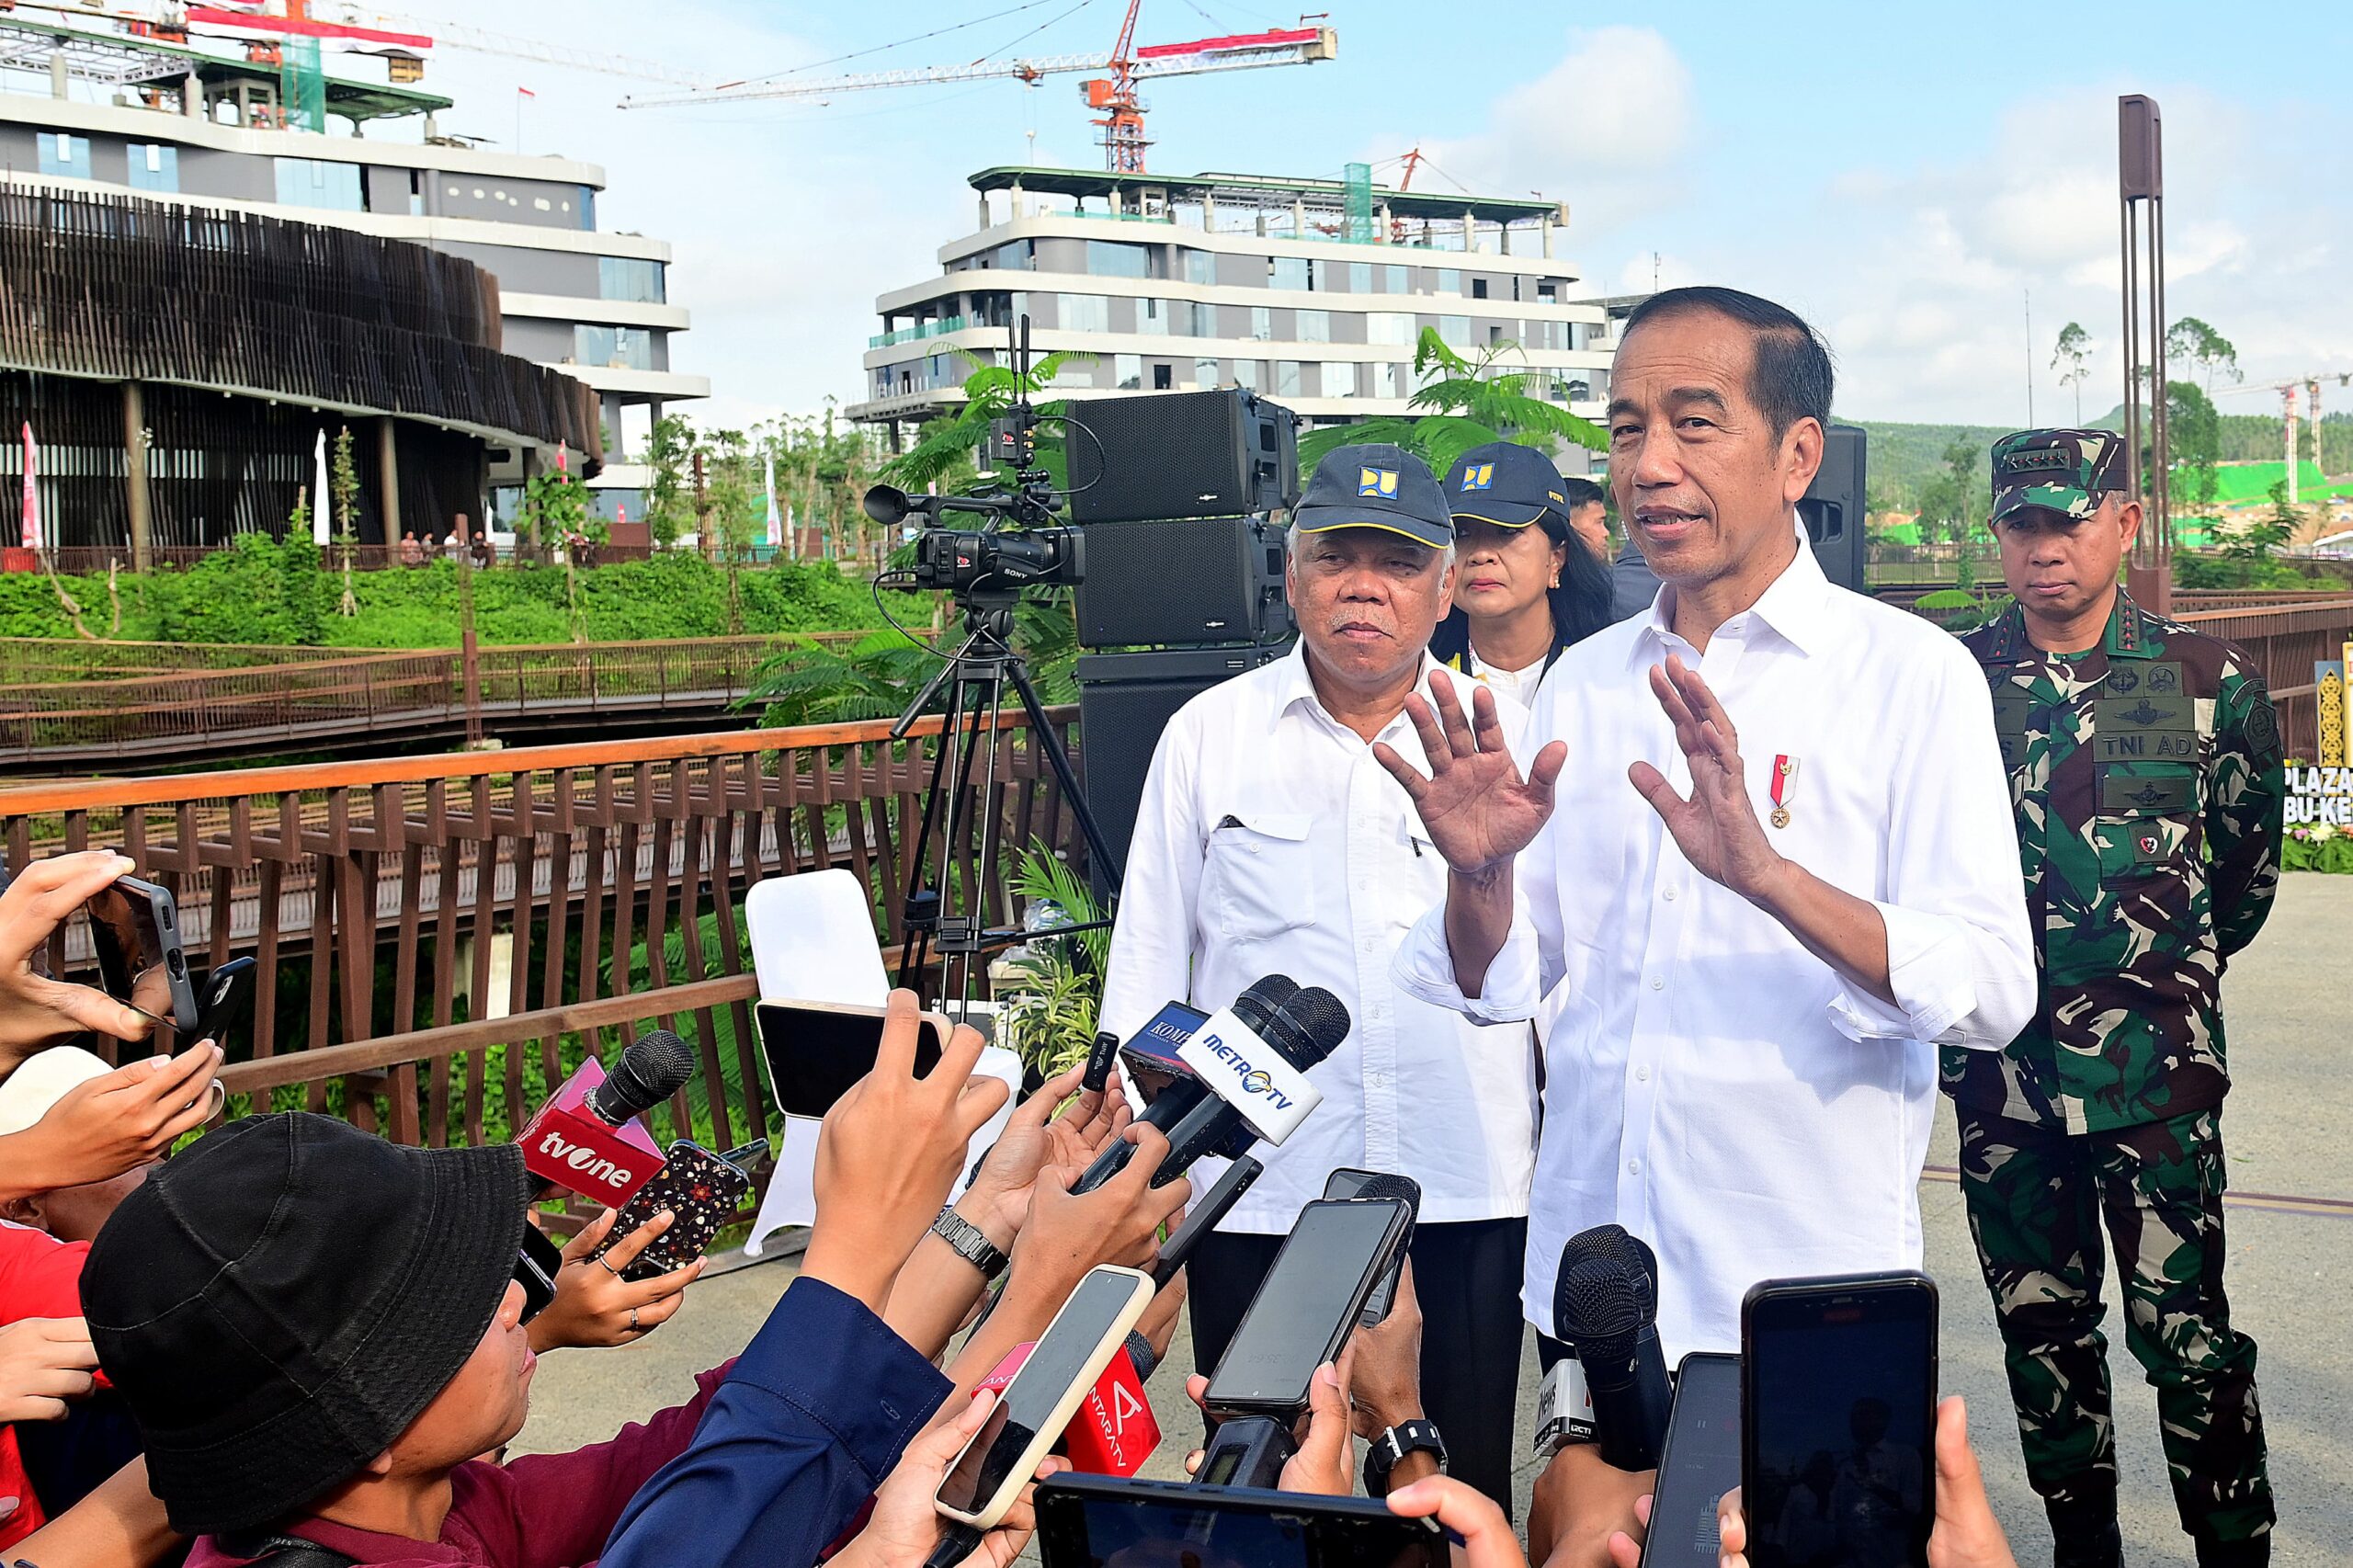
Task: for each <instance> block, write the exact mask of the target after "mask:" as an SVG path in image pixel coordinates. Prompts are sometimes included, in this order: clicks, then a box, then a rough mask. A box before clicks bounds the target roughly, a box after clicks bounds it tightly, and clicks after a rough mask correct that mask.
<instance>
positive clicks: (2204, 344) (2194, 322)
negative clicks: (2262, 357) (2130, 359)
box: [2165, 316, 2245, 392]
mask: <svg viewBox="0 0 2353 1568" xmlns="http://www.w3.org/2000/svg"><path fill="white" fill-rule="evenodd" d="M2165 358H2167V359H2179V360H2183V361H2186V362H2187V363H2189V364H2192V365H2196V366H2199V367H2200V368H2201V369H2204V370H2205V372H2206V390H2207V391H2208V392H2212V391H2213V390H2214V374H2215V372H2216V371H2218V370H2219V371H2221V372H2222V374H2224V375H2226V376H2228V377H2230V379H2231V380H2233V381H2244V380H2245V376H2244V375H2243V374H2242V373H2241V372H2240V370H2239V351H2238V350H2237V349H2236V348H2234V347H2232V346H2231V340H2230V339H2229V338H2227V337H2224V336H2223V335H2222V334H2221V333H2219V332H2216V331H2215V330H2214V329H2213V328H2212V327H2211V326H2208V325H2207V324H2205V323H2204V322H2202V321H2200V320H2199V319H2198V318H2197V317H2196V316H2184V317H2182V318H2181V319H2180V320H2179V321H2177V322H2176V323H2174V324H2173V328H2172V330H2171V331H2169V332H2167V333H2166V334H2165Z"/></svg>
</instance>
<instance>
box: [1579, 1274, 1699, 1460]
mask: <svg viewBox="0 0 2353 1568" xmlns="http://www.w3.org/2000/svg"><path fill="white" fill-rule="evenodd" d="M1563 1261H1564V1262H1565V1261H1566V1259H1563ZM1642 1295H1643V1289H1642V1287H1641V1286H1640V1285H1639V1284H1638V1283H1637V1281H1636V1279H1635V1277H1634V1275H1633V1273H1632V1272H1631V1270H1630V1269H1628V1268H1627V1267H1626V1265H1625V1264H1624V1263H1623V1262H1622V1261H1620V1259H1618V1258H1616V1257H1608V1256H1598V1254H1597V1255H1596V1256H1588V1257H1586V1258H1584V1259H1583V1260H1581V1261H1579V1262H1576V1263H1574V1264H1571V1265H1570V1266H1569V1267H1567V1268H1566V1269H1565V1270H1563V1273H1562V1275H1561V1278H1560V1281H1559V1290H1558V1299H1557V1300H1556V1301H1554V1303H1553V1306H1554V1313H1555V1316H1556V1318H1557V1319H1558V1321H1559V1324H1560V1326H1561V1331H1562V1337H1563V1338H1565V1339H1567V1340H1568V1341H1569V1342H1570V1343H1571V1344H1573V1345H1574V1346H1576V1358H1577V1363H1578V1365H1579V1366H1581V1367H1583V1368H1584V1369H1585V1382H1586V1391H1587V1392H1589V1393H1590V1394H1591V1396H1592V1399H1593V1426H1594V1437H1595V1440H1596V1441H1597V1442H1598V1443H1599V1444H1600V1445H1601V1457H1602V1460H1604V1461H1605V1462H1606V1463H1608V1464H1610V1465H1612V1466H1615V1467H1616V1468H1617V1469H1619V1470H1624V1471H1643V1470H1655V1469H1656V1468H1658V1456H1659V1449H1660V1446H1661V1445H1662V1444H1664V1443H1665V1441H1666V1419H1667V1412H1668V1410H1669V1408H1670V1407H1671V1406H1672V1404H1673V1403H1674V1393H1673V1390H1672V1387H1671V1385H1669V1383H1668V1382H1667V1381H1666V1360H1665V1357H1664V1355H1662V1354H1661V1352H1660V1350H1659V1345H1658V1330H1657V1327H1656V1326H1655V1325H1654V1324H1653V1323H1652V1322H1651V1319H1650V1317H1649V1316H1648V1314H1646V1313H1644V1312H1643V1310H1642V1304H1641V1297H1642Z"/></svg>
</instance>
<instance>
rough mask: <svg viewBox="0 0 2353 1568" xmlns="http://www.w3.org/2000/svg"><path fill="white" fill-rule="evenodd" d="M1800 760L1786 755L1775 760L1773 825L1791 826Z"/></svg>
mask: <svg viewBox="0 0 2353 1568" xmlns="http://www.w3.org/2000/svg"><path fill="white" fill-rule="evenodd" d="M1797 776H1798V759H1797V758H1796V757H1793V756H1788V755H1786V754H1784V755H1782V756H1776V757H1774V758H1773V825H1774V826H1775V827H1787V826H1789V825H1790V797H1791V796H1793V795H1795V794H1796V793H1797V783H1796V780H1797Z"/></svg>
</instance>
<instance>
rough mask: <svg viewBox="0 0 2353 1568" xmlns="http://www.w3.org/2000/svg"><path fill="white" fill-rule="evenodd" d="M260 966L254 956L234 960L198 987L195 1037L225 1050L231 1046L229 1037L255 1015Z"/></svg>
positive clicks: (213, 973) (192, 1036)
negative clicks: (252, 958)
mask: <svg viewBox="0 0 2353 1568" xmlns="http://www.w3.org/2000/svg"><path fill="white" fill-rule="evenodd" d="M256 967H257V966H256V964H255V962H254V960H251V959H231V960H228V961H227V962H225V963H223V964H222V965H221V967H219V968H218V969H216V970H214V971H212V972H211V973H210V974H208V975H206V976H205V977H204V983H203V984H202V985H200V986H199V987H197V993H198V997H199V1000H198V1002H197V1008H196V1015H197V1016H196V1032H195V1033H194V1034H193V1035H191V1036H190V1037H189V1038H190V1039H192V1040H211V1041H213V1042H214V1043H216V1044H218V1045H219V1046H220V1047H221V1049H222V1051H227V1050H228V1049H229V1037H230V1036H231V1034H233V1032H234V1031H235V1030H237V1029H239V1028H243V1027H244V1023H245V1020H246V1019H247V1018H248V1017H251V1016H252V1014H253V1006H254V971H255V969H256Z"/></svg>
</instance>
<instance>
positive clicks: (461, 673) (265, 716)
mask: <svg viewBox="0 0 2353 1568" xmlns="http://www.w3.org/2000/svg"><path fill="white" fill-rule="evenodd" d="M814 635H815V636H816V637H817V638H819V639H820V640H825V641H837V640H840V639H844V638H849V639H855V638H858V637H862V636H864V635H866V633H864V632H820V633H815V634H814ZM784 643H785V640H784V639H781V638H777V637H707V638H695V639H681V640H677V641H673V642H578V643H575V642H554V643H539V644H529V645H518V646H505V647H487V648H483V649H482V650H481V651H480V653H479V654H478V656H477V660H476V677H475V685H476V688H477V689H476V699H475V700H476V703H477V705H478V710H479V712H480V714H481V716H482V718H483V720H484V721H485V722H490V723H492V724H494V725H496V724H499V723H506V724H513V723H516V722H542V721H544V722H593V721H594V720H595V719H597V717H599V716H603V715H613V716H619V717H637V718H642V717H647V716H658V715H661V714H665V713H685V714H699V715H704V716H709V717H713V718H715V717H717V716H718V715H719V714H720V713H721V712H722V711H723V710H725V709H726V708H727V707H728V706H729V705H730V704H731V703H733V701H734V700H735V699H738V698H741V697H743V696H744V695H745V694H746V693H747V692H748V691H749V690H750V689H751V687H752V684H753V676H754V674H755V672H756V670H757V668H758V666H759V665H760V663H761V661H762V660H764V659H766V658H767V656H768V655H770V654H771V653H775V652H776V651H777V650H778V649H779V648H780V647H782V646H783V645H784ZM82 647H83V648H85V649H87V650H92V652H87V653H85V652H83V651H81V650H80V649H77V648H76V646H75V645H74V644H72V643H62V642H53V641H52V642H45V643H43V644H40V647H39V648H38V649H35V650H32V651H28V650H26V649H23V648H12V649H10V650H9V651H8V652H7V653H6V655H0V657H5V660H6V663H5V665H0V668H6V671H7V673H8V675H9V676H10V679H9V682H8V684H6V685H0V766H7V767H17V768H18V769H24V768H28V767H51V768H55V767H70V766H73V765H74V764H77V763H97V764H103V763H106V762H109V761H113V760H116V759H120V758H139V757H154V756H171V757H174V758H178V759H192V758H200V757H202V756H205V755H206V754H207V753H208V752H226V751H233V750H245V751H248V752H250V751H252V750H253V749H255V748H257V747H267V746H273V745H276V746H288V747H299V746H301V745H303V744H318V743H324V742H338V743H347V742H350V741H353V740H358V739H364V738H366V737H369V736H372V735H387V736H406V735H415V734H418V733H453V732H455V731H458V730H460V729H461V728H462V727H463V725H464V723H465V721H466V715H467V710H468V693H467V689H466V669H465V662H464V657H463V655H462V654H461V653H460V652H459V650H457V649H455V648H432V649H404V650H394V649H352V650H344V651H341V652H339V653H338V652H337V651H335V650H323V649H302V650H300V651H299V657H295V658H291V659H289V660H287V661H285V662H282V663H273V664H253V663H244V662H238V663H233V664H225V665H219V666H212V665H209V663H208V661H209V660H210V659H212V658H224V657H225V658H238V657H240V655H241V654H243V653H251V652H256V650H240V651H238V652H237V653H231V654H226V655H222V654H213V653H208V652H207V651H205V650H201V649H192V650H188V651H186V652H187V653H189V654H192V655H193V659H192V661H191V662H193V663H196V664H198V665H202V666H204V667H193V668H171V667H169V664H168V661H169V660H170V659H171V658H172V657H173V656H174V653H173V651H172V650H170V649H168V648H166V647H165V646H164V645H160V644H153V643H132V644H122V643H91V644H85V645H82ZM97 650H107V651H108V652H105V653H99V652H96V651H97ZM49 657H53V658H54V659H55V660H57V661H58V662H59V664H60V665H67V666H68V668H69V669H70V662H71V661H73V660H75V659H87V660H89V661H91V662H92V663H93V664H96V663H97V662H98V661H100V660H115V659H119V660H120V661H121V662H120V663H119V664H109V665H108V666H107V668H106V669H105V672H104V673H103V674H101V673H100V672H99V671H98V670H97V669H92V670H91V671H89V673H88V675H87V676H85V678H80V679H63V680H60V679H54V678H44V675H45V674H48V673H51V671H54V670H55V669H56V668H57V666H55V665H52V666H50V668H49V669H48V670H43V669H42V668H41V666H40V661H41V660H42V659H43V658H49ZM150 660H152V661H155V662H156V663H157V664H161V665H164V666H165V667H162V668H153V667H152V666H151V667H150V668H149V669H148V670H147V671H146V673H134V672H137V671H140V669H141V667H142V662H145V661H150Z"/></svg>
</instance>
